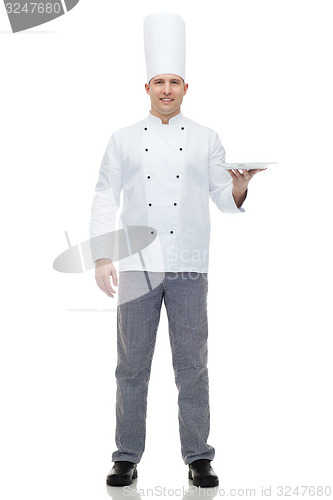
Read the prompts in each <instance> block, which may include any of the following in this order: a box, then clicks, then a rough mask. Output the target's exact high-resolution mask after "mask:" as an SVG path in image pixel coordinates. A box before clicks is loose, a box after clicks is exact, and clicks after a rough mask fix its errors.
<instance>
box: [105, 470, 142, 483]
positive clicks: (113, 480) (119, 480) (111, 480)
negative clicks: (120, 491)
mask: <svg viewBox="0 0 333 500" xmlns="http://www.w3.org/2000/svg"><path fill="white" fill-rule="evenodd" d="M137 477H138V471H137V470H136V469H134V471H133V474H132V479H130V478H126V479H125V478H122V477H121V476H120V477H119V476H113V477H107V478H106V484H107V485H108V486H129V485H130V484H132V481H133V479H136V478H137Z"/></svg>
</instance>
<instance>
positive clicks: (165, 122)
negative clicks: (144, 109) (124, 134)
mask: <svg viewBox="0 0 333 500" xmlns="http://www.w3.org/2000/svg"><path fill="white" fill-rule="evenodd" d="M150 112H151V114H152V115H154V116H157V118H160V119H161V120H162V123H163V125H168V124H169V120H170V119H171V118H173V117H174V116H177V115H179V113H180V108H178V109H177V110H176V111H174V112H173V113H170V114H168V115H163V114H162V113H159V112H158V111H157V110H156V109H155V108H153V107H151V110H150Z"/></svg>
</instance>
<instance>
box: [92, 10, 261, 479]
mask: <svg viewBox="0 0 333 500" xmlns="http://www.w3.org/2000/svg"><path fill="white" fill-rule="evenodd" d="M144 29H145V52H146V62H147V82H148V83H146V84H145V89H146V92H147V94H148V95H149V97H150V101H151V110H150V113H149V114H148V117H147V118H146V119H144V120H142V121H140V122H138V123H136V124H134V125H132V126H129V127H126V128H124V129H121V130H118V131H117V132H115V133H114V134H113V135H112V137H111V139H110V142H109V145H108V148H107V150H106V153H105V155H104V158H103V162H102V165H101V170H100V176H99V181H98V183H97V186H96V194H95V198H94V202H93V206H92V218H91V230H90V235H91V238H92V240H93V239H94V237H96V236H98V235H103V233H110V231H112V230H113V228H114V222H115V214H116V210H117V208H118V207H119V202H120V193H121V191H123V210H122V214H121V222H122V224H123V226H124V227H125V228H126V227H129V226H144V227H149V228H150V229H152V230H151V233H152V234H153V233H154V232H155V231H156V232H157V237H156V239H155V240H154V241H153V242H152V243H151V244H150V245H148V246H147V247H146V248H145V249H144V250H142V252H136V253H134V254H132V255H128V256H127V257H126V258H123V259H122V260H120V261H119V302H118V307H117V348H118V362H117V368H116V379H117V401H116V417H117V428H116V444H117V450H116V451H115V452H114V453H113V455H112V460H113V461H114V465H113V467H112V469H111V471H110V473H109V474H108V476H107V484H108V485H112V486H124V485H128V484H130V483H131V482H132V480H133V479H134V478H136V477H137V464H138V463H139V461H140V460H141V457H142V454H143V451H144V444H145V432H146V428H145V423H146V408H147V390H148V383H149V377H150V368H151V362H152V358H153V353H154V347H155V340H156V332H157V329H158V324H159V318H160V310H161V305H162V302H163V300H164V303H165V307H166V310H167V315H168V322H169V335H170V345H171V349H172V360H173V368H174V373H175V381H176V385H177V388H178V391H179V397H178V406H179V432H180V440H181V452H182V457H183V460H184V463H185V464H186V465H189V478H190V479H193V484H194V485H195V486H201V487H212V486H216V485H218V477H217V475H216V474H215V472H214V470H213V469H212V467H211V464H210V462H211V461H212V460H213V458H214V455H215V450H214V448H213V447H212V446H211V445H209V444H207V438H208V434H209V397H208V372H207V336H208V323H207V289H208V280H207V273H208V254H209V236H210V222H209V197H210V198H211V199H212V200H213V201H214V203H215V204H216V205H217V207H218V208H219V209H220V210H221V211H223V212H229V213H238V212H244V209H243V208H242V207H241V205H242V204H243V202H244V200H245V198H246V195H247V188H248V183H249V181H250V179H251V178H252V177H253V176H254V175H255V174H256V173H257V172H258V170H251V171H242V172H241V171H237V170H236V171H232V170H229V171H226V170H224V169H223V168H222V165H223V163H224V161H225V151H224V148H223V146H222V144H221V142H220V139H219V137H218V135H217V133H216V132H214V131H213V130H211V129H209V128H207V127H203V126H201V125H198V124H197V123H195V122H193V121H192V120H189V119H188V118H185V117H184V116H183V114H182V113H181V110H180V108H181V104H182V101H183V98H184V96H185V95H186V93H187V91H188V84H187V83H185V26H184V21H183V20H182V19H181V18H180V17H179V16H176V15H174V14H170V13H159V14H151V15H150V16H147V17H146V19H145V24H144ZM92 255H93V260H94V261H95V263H96V271H95V277H96V281H97V284H98V286H99V287H100V289H101V290H103V291H104V292H105V293H106V294H107V295H108V296H109V297H112V298H113V297H114V296H115V293H116V290H115V288H114V287H116V286H118V277H117V271H116V268H115V267H114V264H113V263H112V255H111V254H110V253H109V255H108V251H107V250H106V249H105V248H104V249H103V248H101V246H99V245H94V243H92ZM110 276H111V277H112V284H111V282H110ZM162 455H163V454H162Z"/></svg>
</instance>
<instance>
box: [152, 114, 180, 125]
mask: <svg viewBox="0 0 333 500" xmlns="http://www.w3.org/2000/svg"><path fill="white" fill-rule="evenodd" d="M183 118H184V115H183V113H182V112H180V113H178V115H176V116H174V117H173V118H170V120H169V125H177V124H179V123H181V122H182V121H183ZM148 120H149V121H150V122H151V123H155V124H156V125H163V123H162V120H161V119H160V118H158V117H157V116H154V115H152V114H151V112H150V111H149V113H148Z"/></svg>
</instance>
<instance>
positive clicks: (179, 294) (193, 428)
mask: <svg viewBox="0 0 333 500" xmlns="http://www.w3.org/2000/svg"><path fill="white" fill-rule="evenodd" d="M207 292H208V279H207V273H197V272H178V273H170V272H167V273H156V272H149V271H148V272H147V271H123V272H120V273H119V286H118V306H117V349H118V362H117V368H116V381H117V397H116V446H117V448H118V449H117V450H116V451H115V452H114V453H113V454H112V460H113V461H115V460H128V461H130V462H135V463H139V462H140V460H141V457H142V454H143V452H144V448H145V438H146V411H147V393H148V383H149V378H150V370H151V363H152V359H153V354H154V349H155V341H156V333H157V329H158V324H159V320H160V311H161V306H162V302H163V300H164V303H165V307H166V312H167V316H168V323H169V337H170V345H171V350H172V363H173V369H174V374H175V382H176V386H177V388H178V419H179V434H180V441H181V453H182V458H183V460H184V462H185V464H189V463H191V462H193V461H194V460H197V459H199V458H207V459H209V460H212V459H213V458H214V455H215V450H214V448H213V447H212V446H210V445H209V444H207V438H208V434H209V416H210V415H209V396H208V371H207V336H208V321H207ZM157 439H158V436H157ZM161 456H163V453H161Z"/></svg>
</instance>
